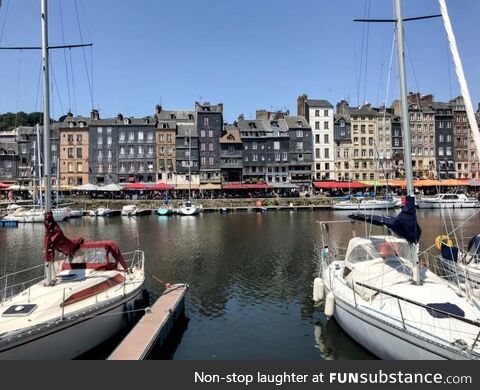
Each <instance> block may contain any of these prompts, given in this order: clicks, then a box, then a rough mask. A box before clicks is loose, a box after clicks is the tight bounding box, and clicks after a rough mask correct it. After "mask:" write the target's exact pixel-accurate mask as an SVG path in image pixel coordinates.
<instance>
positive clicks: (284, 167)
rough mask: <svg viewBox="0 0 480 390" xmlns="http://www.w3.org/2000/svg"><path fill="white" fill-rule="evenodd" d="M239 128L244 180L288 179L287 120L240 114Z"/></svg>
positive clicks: (270, 181) (282, 181)
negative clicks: (249, 117)
mask: <svg viewBox="0 0 480 390" xmlns="http://www.w3.org/2000/svg"><path fill="white" fill-rule="evenodd" d="M238 128H239V130H240V137H241V140H242V143H243V171H242V175H243V180H244V181H245V182H268V183H269V184H274V183H288V166H289V163H290V136H289V132H288V127H287V124H286V122H285V120H283V118H279V119H276V118H275V119H267V118H265V119H255V120H246V119H244V118H243V117H242V116H240V117H239V120H238Z"/></svg>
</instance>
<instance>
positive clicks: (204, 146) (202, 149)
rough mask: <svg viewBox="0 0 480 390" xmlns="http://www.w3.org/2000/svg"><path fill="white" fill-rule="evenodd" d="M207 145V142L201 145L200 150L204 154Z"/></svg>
mask: <svg viewBox="0 0 480 390" xmlns="http://www.w3.org/2000/svg"><path fill="white" fill-rule="evenodd" d="M206 145H207V144H206V143H205V142H202V143H201V144H200V150H201V151H202V152H204V151H205V150H207V148H206Z"/></svg>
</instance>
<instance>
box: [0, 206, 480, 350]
mask: <svg viewBox="0 0 480 390" xmlns="http://www.w3.org/2000/svg"><path fill="white" fill-rule="evenodd" d="M345 214H347V215H348V213H337V212H331V211H302V212H292V211H290V210H285V211H279V212H268V213H228V214H225V215H224V214H213V213H212V214H207V213H206V214H203V215H200V216H194V217H187V216H181V217H180V216H172V217H162V216H157V215H150V216H142V217H138V218H126V217H112V218H90V217H85V218H82V219H74V220H71V221H69V222H65V223H63V224H62V228H63V229H64V231H65V233H66V234H67V235H68V236H70V237H77V236H83V237H85V238H87V239H95V240H99V239H114V240H117V241H118V242H119V244H120V247H121V249H122V251H124V252H126V251H132V250H134V249H136V248H137V247H140V248H142V249H143V250H145V255H146V268H147V272H148V273H149V274H153V275H156V276H157V277H159V278H160V279H162V280H165V281H168V282H171V283H177V282H185V283H188V284H189V285H190V289H189V292H188V294H187V298H186V311H185V313H186V316H187V317H188V320H187V321H186V325H185V326H184V330H183V332H180V334H179V335H177V336H179V337H177V338H174V341H173V345H174V346H173V347H172V348H170V349H167V350H166V351H165V352H161V351H159V353H158V354H157V355H155V356H154V358H155V357H156V358H174V359H367V358H371V355H369V354H368V353H367V352H366V351H364V350H363V349H362V348H361V347H360V346H358V344H356V343H355V342H354V341H352V340H351V339H350V338H349V337H348V336H347V335H345V333H344V332H343V331H342V330H341V329H340V328H339V326H338V324H337V323H336V322H335V321H334V320H330V321H328V322H326V321H325V318H324V316H323V314H322V312H321V310H318V309H317V308H315V307H314V305H313V302H312V298H311V294H312V283H313V278H314V276H315V275H316V273H317V271H318V270H317V265H318V258H319V254H320V251H321V248H322V246H323V244H322V242H321V240H320V228H319V225H318V224H317V223H316V221H320V220H322V221H325V220H327V221H328V220H338V219H345V218H346V215H345ZM418 215H419V218H420V224H421V226H422V229H423V232H424V233H423V238H422V242H421V247H422V248H425V247H428V246H429V245H431V244H433V242H434V240H435V237H436V236H437V235H439V234H441V233H443V231H444V229H445V225H447V224H448V223H450V224H451V223H453V224H457V225H458V224H459V223H461V222H462V221H465V220H467V223H466V229H465V230H464V232H465V233H464V234H465V237H467V236H471V235H473V234H476V233H478V226H479V222H480V221H479V217H478V214H477V213H476V211H474V210H466V209H464V210H454V211H452V212H440V211H436V210H419V213H418ZM329 229H330V233H331V234H330V235H331V236H332V237H333V245H332V246H331V247H330V248H331V250H334V249H339V248H340V249H341V248H346V246H347V244H348V241H349V239H350V238H351V237H352V235H353V234H356V235H363V234H364V233H365V226H364V224H361V223H355V224H351V223H348V224H331V225H329ZM375 229H379V230H375V231H376V232H379V233H382V232H383V231H382V230H381V228H375ZM42 243H43V225H42V224H38V225H33V224H31V225H21V226H19V228H18V229H1V230H0V248H1V251H0V272H1V273H2V274H4V273H5V271H6V270H8V271H10V272H11V271H13V270H15V269H20V268H25V267H27V266H32V265H37V264H41V262H42V250H43V248H42ZM147 287H148V288H149V289H150V290H151V291H152V292H153V294H160V293H161V292H162V291H163V286H162V285H161V284H160V283H158V282H157V281H154V280H153V279H152V278H149V279H148V281H147Z"/></svg>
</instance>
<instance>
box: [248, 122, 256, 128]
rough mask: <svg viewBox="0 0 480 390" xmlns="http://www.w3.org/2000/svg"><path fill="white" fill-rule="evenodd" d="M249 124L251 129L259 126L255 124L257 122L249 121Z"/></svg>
mask: <svg viewBox="0 0 480 390" xmlns="http://www.w3.org/2000/svg"><path fill="white" fill-rule="evenodd" d="M248 125H249V126H250V128H251V129H256V128H257V125H256V124H255V122H252V123H249V124H248Z"/></svg>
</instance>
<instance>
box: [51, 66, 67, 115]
mask: <svg viewBox="0 0 480 390" xmlns="http://www.w3.org/2000/svg"><path fill="white" fill-rule="evenodd" d="M50 69H51V70H52V76H53V85H54V87H55V90H56V91H57V96H58V103H59V104H60V110H61V113H62V114H63V113H65V110H64V109H63V104H62V97H61V96H60V90H59V89H58V83H57V78H56V76H55V71H54V69H53V64H52V61H50Z"/></svg>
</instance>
